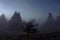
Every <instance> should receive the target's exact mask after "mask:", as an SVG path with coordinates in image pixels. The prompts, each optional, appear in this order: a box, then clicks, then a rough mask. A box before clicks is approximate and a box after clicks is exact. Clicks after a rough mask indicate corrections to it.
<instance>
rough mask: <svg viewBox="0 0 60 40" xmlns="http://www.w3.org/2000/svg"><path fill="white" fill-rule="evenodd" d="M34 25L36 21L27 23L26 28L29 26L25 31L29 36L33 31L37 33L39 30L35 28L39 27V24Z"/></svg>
mask: <svg viewBox="0 0 60 40" xmlns="http://www.w3.org/2000/svg"><path fill="white" fill-rule="evenodd" d="M34 23H35V20H34V19H33V20H31V21H29V22H27V23H26V26H27V27H26V29H25V30H26V31H27V36H29V33H30V32H31V31H32V32H33V31H34V32H35V31H36V30H37V29H34V27H35V26H37V25H38V24H36V23H35V24H34Z"/></svg>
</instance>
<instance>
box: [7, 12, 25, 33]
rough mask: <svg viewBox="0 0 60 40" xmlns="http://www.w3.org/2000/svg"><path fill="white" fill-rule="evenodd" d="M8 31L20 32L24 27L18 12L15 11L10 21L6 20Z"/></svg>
mask: <svg viewBox="0 0 60 40" xmlns="http://www.w3.org/2000/svg"><path fill="white" fill-rule="evenodd" d="M8 27H9V33H12V34H13V33H14V34H22V32H23V30H24V27H23V24H22V19H21V17H20V13H17V12H15V13H14V15H13V16H12V18H11V19H10V21H9V22H8Z"/></svg>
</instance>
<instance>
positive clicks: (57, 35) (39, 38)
mask: <svg viewBox="0 0 60 40" xmlns="http://www.w3.org/2000/svg"><path fill="white" fill-rule="evenodd" d="M0 40H60V32H54V33H47V34H46V33H45V34H40V33H30V34H29V36H27V35H19V36H17V37H15V36H14V37H12V36H8V35H3V36H2V35H0Z"/></svg>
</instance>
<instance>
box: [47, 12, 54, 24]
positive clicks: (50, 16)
mask: <svg viewBox="0 0 60 40" xmlns="http://www.w3.org/2000/svg"><path fill="white" fill-rule="evenodd" d="M53 21H54V18H53V16H52V14H51V13H50V12H49V16H48V19H47V22H48V23H50V22H53Z"/></svg>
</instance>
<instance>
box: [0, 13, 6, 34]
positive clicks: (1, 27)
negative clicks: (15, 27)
mask: <svg viewBox="0 0 60 40" xmlns="http://www.w3.org/2000/svg"><path fill="white" fill-rule="evenodd" d="M6 29H7V20H6V18H5V15H4V14H3V15H2V16H0V33H4V32H6Z"/></svg>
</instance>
